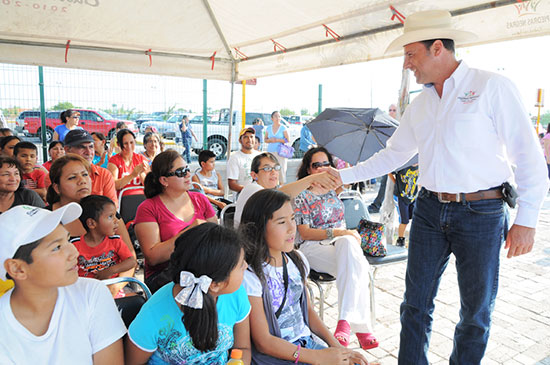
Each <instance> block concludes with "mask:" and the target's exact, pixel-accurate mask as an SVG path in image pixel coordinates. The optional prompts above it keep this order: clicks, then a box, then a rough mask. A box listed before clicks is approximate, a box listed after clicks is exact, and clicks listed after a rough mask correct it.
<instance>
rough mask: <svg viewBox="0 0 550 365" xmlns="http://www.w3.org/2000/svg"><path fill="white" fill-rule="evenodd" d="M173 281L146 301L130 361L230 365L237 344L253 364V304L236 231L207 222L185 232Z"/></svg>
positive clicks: (174, 258)
mask: <svg viewBox="0 0 550 365" xmlns="http://www.w3.org/2000/svg"><path fill="white" fill-rule="evenodd" d="M170 268H171V269H170V274H169V275H170V278H171V282H170V283H168V284H166V285H164V286H163V287H162V288H160V289H159V290H158V291H157V292H156V293H155V294H153V296H152V297H151V298H150V299H149V300H148V301H147V302H146V303H145V304H144V305H143V307H142V308H141V310H140V312H139V314H138V315H137V317H136V318H135V319H134V321H133V322H132V324H131V325H130V329H129V331H128V340H129V341H126V351H125V356H126V358H125V360H126V364H130V365H131V364H145V363H148V364H219V365H222V364H226V363H227V357H228V351H229V350H230V349H231V348H237V349H241V350H242V352H243V360H244V363H245V364H250V326H249V322H248V317H249V313H250V303H249V302H248V298H247V296H246V291H245V290H244V287H243V286H242V285H241V284H242V281H243V274H244V271H245V270H246V261H245V260H244V250H243V247H242V241H241V239H240V237H239V236H238V235H237V234H236V232H235V231H234V230H232V229H228V228H225V227H222V226H219V225H217V224H215V223H203V224H200V225H198V226H196V227H193V228H191V229H189V230H187V231H185V232H184V233H182V235H181V236H179V237H178V238H177V239H176V242H175V249H174V252H173V253H172V255H171V257H170Z"/></svg>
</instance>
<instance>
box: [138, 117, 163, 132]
mask: <svg viewBox="0 0 550 365" xmlns="http://www.w3.org/2000/svg"><path fill="white" fill-rule="evenodd" d="M162 121H164V118H163V117H162V116H159V115H151V114H142V115H140V116H139V117H137V118H136V120H135V123H136V125H137V127H138V128H139V130H142V129H141V125H142V124H143V123H144V122H162Z"/></svg>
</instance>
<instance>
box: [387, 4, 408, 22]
mask: <svg viewBox="0 0 550 365" xmlns="http://www.w3.org/2000/svg"><path fill="white" fill-rule="evenodd" d="M390 10H391V12H392V16H391V20H395V18H397V20H399V21H400V22H401V24H405V16H404V15H403V14H401V13H400V12H398V11H397V9H396V8H394V7H393V6H391V5H390Z"/></svg>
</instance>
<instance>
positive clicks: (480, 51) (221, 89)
mask: <svg viewBox="0 0 550 365" xmlns="http://www.w3.org/2000/svg"><path fill="white" fill-rule="evenodd" d="M548 45H550V36H544V37H537V38H530V39H524V40H517V41H508V42H500V43H494V44H488V45H482V46H476V47H469V48H459V49H458V50H457V57H458V58H459V59H463V60H465V61H466V62H467V63H468V65H469V66H470V67H475V68H481V69H485V70H489V71H493V72H497V73H500V74H503V75H505V76H507V77H509V78H510V79H512V80H513V81H514V82H515V83H516V85H517V86H518V88H519V90H520V93H521V95H522V97H523V99H524V102H525V105H526V107H527V110H528V112H529V113H530V114H532V115H536V113H537V109H536V108H535V107H534V104H535V101H536V100H535V98H536V91H537V89H538V88H543V89H545V91H546V93H547V94H548V92H550V72H549V66H548V65H549V64H550V62H549V61H550V47H548ZM402 62H403V57H396V58H391V59H384V60H378V61H370V62H363V63H357V64H352V65H345V66H338V67H331V68H324V69H318V70H312V71H306V72H297V73H291V74H286V75H278V76H271V77H264V78H260V79H258V80H257V85H255V86H247V87H246V110H248V111H259V112H264V113H267V112H271V111H273V110H279V109H282V108H288V109H291V110H293V111H295V112H296V113H298V114H299V113H300V111H301V110H302V109H307V110H308V112H309V113H310V114H313V113H314V112H316V111H317V106H318V85H319V84H322V107H323V108H327V107H378V108H381V109H384V110H386V109H387V107H388V106H389V104H391V103H395V102H396V101H397V96H398V90H399V87H400V84H401V68H402ZM44 72H45V85H46V106H47V108H51V107H52V106H53V105H55V104H57V103H58V102H60V101H70V102H71V103H73V104H74V105H75V106H79V107H90V108H102V109H107V108H108V109H111V108H113V107H114V106H116V107H115V108H117V107H118V108H120V107H124V108H126V109H132V108H134V109H135V110H136V111H143V112H149V113H150V112H154V111H164V110H167V109H168V108H170V107H175V109H178V108H184V109H187V110H191V111H192V112H195V113H201V112H202V98H203V93H202V89H203V82H202V80H199V79H188V78H182V77H168V76H155V75H138V74H125V73H114V72H101V71H88V70H75V69H61V68H51V67H45V68H44ZM411 80H412V81H411V86H410V90H411V91H412V90H419V89H420V88H421V86H420V85H417V84H416V83H415V82H414V77H411ZM37 84H38V71H37V67H36V66H21V65H7V64H0V108H7V107H11V106H14V105H17V106H20V107H23V108H36V107H37V106H38V105H39V93H38V87H37ZM207 87H208V105H209V106H210V107H211V108H212V109H214V110H216V109H220V108H226V107H228V106H229V100H230V83H228V82H226V81H208V83H207ZM234 92H235V94H234V96H235V99H234V109H235V110H241V108H242V87H241V86H240V85H235V87H234ZM546 99H548V97H547V98H546ZM549 102H550V101H549ZM542 110H543V112H544V111H546V110H550V107H549V106H548V103H547V106H546V107H544V108H543V109H542Z"/></svg>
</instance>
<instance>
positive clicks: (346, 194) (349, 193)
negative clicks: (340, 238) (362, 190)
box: [338, 190, 370, 229]
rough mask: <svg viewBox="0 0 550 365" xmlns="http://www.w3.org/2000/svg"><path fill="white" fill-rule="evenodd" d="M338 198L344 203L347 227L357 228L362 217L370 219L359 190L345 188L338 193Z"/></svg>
mask: <svg viewBox="0 0 550 365" xmlns="http://www.w3.org/2000/svg"><path fill="white" fill-rule="evenodd" d="M338 198H340V200H341V201H342V203H344V219H345V220H346V228H347V229H355V228H357V227H358V226H359V221H361V219H362V218H365V219H370V215H369V211H368V209H367V205H366V204H365V202H364V201H363V197H362V196H361V194H359V192H357V191H355V190H345V191H343V192H341V193H340V194H339V195H338Z"/></svg>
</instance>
